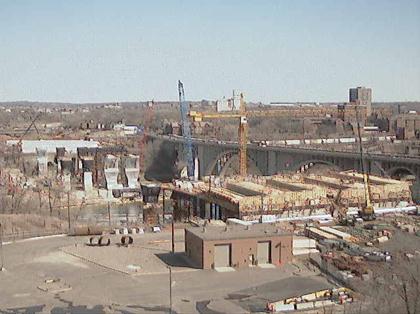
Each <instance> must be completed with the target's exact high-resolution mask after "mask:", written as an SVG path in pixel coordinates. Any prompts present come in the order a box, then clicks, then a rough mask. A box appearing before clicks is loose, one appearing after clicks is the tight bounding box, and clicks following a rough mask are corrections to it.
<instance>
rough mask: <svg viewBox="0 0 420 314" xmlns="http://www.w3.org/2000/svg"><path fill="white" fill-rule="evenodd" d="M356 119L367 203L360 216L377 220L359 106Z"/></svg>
mask: <svg viewBox="0 0 420 314" xmlns="http://www.w3.org/2000/svg"><path fill="white" fill-rule="evenodd" d="M356 120H357V136H358V140H359V153H360V164H361V167H362V173H363V183H364V188H365V204H364V205H363V206H362V208H361V210H360V211H359V216H360V217H361V218H362V219H363V220H367V221H370V220H375V219H376V216H375V211H374V209H373V204H372V200H371V191H370V186H369V174H368V170H367V169H366V165H365V156H364V152H363V145H362V135H361V131H360V129H361V127H360V119H359V110H358V107H356Z"/></svg>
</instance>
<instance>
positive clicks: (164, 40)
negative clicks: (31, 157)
mask: <svg viewBox="0 0 420 314" xmlns="http://www.w3.org/2000/svg"><path fill="white" fill-rule="evenodd" d="M178 79H181V80H182V81H183V82H184V86H185V92H186V96H187V99H196V100H199V99H216V98H219V97H220V96H223V95H230V94H231V93H232V89H237V90H240V91H243V92H244V94H245V96H246V99H248V100H252V101H259V100H260V101H263V102H269V101H346V100H347V97H348V88H349V87H353V86H369V87H372V89H373V98H374V101H392V100H420V0H417V1H408V0H407V1H405V0H404V1H402V0H399V1H396V0H393V1H388V0H369V1H368V0H366V1H357V0H356V1H355V0H347V1H345V0H331V1H329V0H328V1H327V0H308V1H298V0H297V1H280V0H279V1H263V0H260V1H258V0H255V1H245V0H242V1H227V0H225V1H216V0H207V1H155V0H150V1H87V0H83V1H82V0H81V1H75V0H72V1H58V0H51V1H46V0H45V1H44V0H33V1H31V0H27V1H23V0H22V1H20V0H10V1H6V0H0V101H10V100H34V101H65V102H93V101H94V102H98V101H124V100H130V101H136V100H148V99H152V98H154V99H156V100H164V99H171V100H175V99H177V97H178V96H177V80H178Z"/></svg>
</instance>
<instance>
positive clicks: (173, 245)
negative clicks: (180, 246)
mask: <svg viewBox="0 0 420 314" xmlns="http://www.w3.org/2000/svg"><path fill="white" fill-rule="evenodd" d="M171 220H172V221H171V232H172V254H174V253H175V227H174V220H175V218H174V212H172V219H171Z"/></svg>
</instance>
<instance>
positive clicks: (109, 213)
mask: <svg viewBox="0 0 420 314" xmlns="http://www.w3.org/2000/svg"><path fill="white" fill-rule="evenodd" d="M108 224H109V226H110V227H111V208H110V206H109V201H108Z"/></svg>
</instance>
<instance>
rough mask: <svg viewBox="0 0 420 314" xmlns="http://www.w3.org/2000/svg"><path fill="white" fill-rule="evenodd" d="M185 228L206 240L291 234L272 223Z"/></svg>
mask: <svg viewBox="0 0 420 314" xmlns="http://www.w3.org/2000/svg"><path fill="white" fill-rule="evenodd" d="M185 230H186V231H187V232H191V233H192V234H194V235H195V236H197V237H199V238H200V239H202V240H206V241H218V240H220V241H222V240H236V239H249V238H264V237H273V236H284V235H291V233H290V232H287V231H285V230H282V229H281V228H280V227H276V226H275V225H272V224H254V225H252V226H239V225H233V226H226V227H219V226H205V227H189V228H186V229H185Z"/></svg>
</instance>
